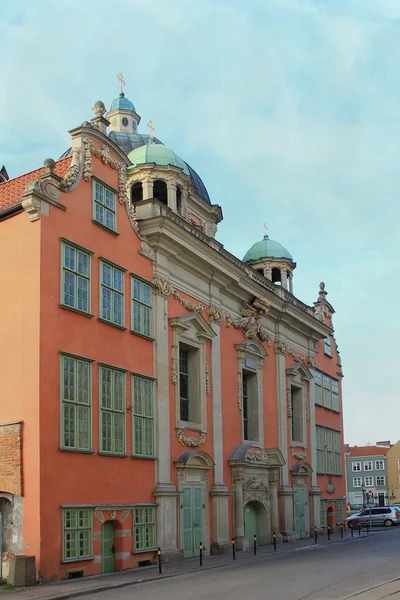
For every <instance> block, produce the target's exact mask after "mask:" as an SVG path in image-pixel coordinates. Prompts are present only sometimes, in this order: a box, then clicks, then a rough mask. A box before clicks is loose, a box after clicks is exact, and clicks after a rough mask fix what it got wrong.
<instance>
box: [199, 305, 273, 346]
mask: <svg viewBox="0 0 400 600" xmlns="http://www.w3.org/2000/svg"><path fill="white" fill-rule="evenodd" d="M270 306H271V303H270V301H269V300H267V299H266V298H255V300H254V301H253V304H252V305H250V304H248V303H247V302H246V303H245V304H244V305H243V308H242V318H241V319H237V318H235V317H234V316H233V315H231V314H230V313H228V312H226V311H224V310H223V309H222V308H219V307H216V306H212V305H211V306H209V307H208V309H207V314H208V315H209V316H210V317H211V319H213V320H214V321H216V322H217V323H221V322H222V321H223V320H225V323H226V326H227V327H231V326H232V327H234V328H235V329H243V336H244V337H245V338H247V339H250V340H254V339H255V338H256V337H257V335H258V337H259V338H260V339H261V341H263V342H267V343H268V346H269V345H270V336H269V334H268V332H267V331H266V329H264V327H262V326H261V317H262V316H264V315H266V314H267V313H268V311H269V309H270Z"/></svg>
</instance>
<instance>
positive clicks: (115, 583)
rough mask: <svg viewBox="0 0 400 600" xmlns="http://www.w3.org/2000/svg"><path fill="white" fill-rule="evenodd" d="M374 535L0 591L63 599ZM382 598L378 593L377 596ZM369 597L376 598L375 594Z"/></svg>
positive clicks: (24, 599) (32, 599) (28, 598)
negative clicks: (159, 570)
mask: <svg viewBox="0 0 400 600" xmlns="http://www.w3.org/2000/svg"><path fill="white" fill-rule="evenodd" d="M371 535H374V533H370V534H369V535H368V534H367V533H366V532H365V531H363V532H362V533H361V536H359V535H358V533H355V534H354V539H353V540H352V539H351V533H350V531H346V532H344V537H343V539H341V536H340V532H339V533H335V534H332V535H331V539H330V541H328V538H327V535H319V536H318V544H315V543H314V539H313V538H306V539H302V540H297V541H296V542H294V543H290V544H289V543H288V544H278V545H277V549H276V552H275V551H274V547H273V545H269V546H261V547H259V548H257V554H256V556H254V552H253V549H251V550H249V551H247V552H237V553H236V560H233V558H232V554H231V553H229V554H222V555H219V556H205V557H204V558H203V566H202V567H200V561H199V558H198V557H197V558H190V559H186V560H183V561H181V562H180V563H175V564H170V565H162V574H161V575H160V574H159V572H158V566H151V567H144V568H141V569H129V570H126V571H117V572H115V573H110V574H107V575H94V576H91V577H84V578H82V579H75V580H68V581H58V582H55V583H45V584H38V585H37V586H35V587H29V588H15V589H13V590H9V591H7V590H3V591H0V596H1V598H4V600H6V598H8V597H11V596H16V597H17V598H18V600H36V599H39V598H40V599H41V600H64V599H66V598H74V597H76V596H80V595H86V594H94V593H95V592H100V591H106V590H112V589H115V588H119V587H125V586H129V585H134V584H135V583H143V582H145V581H153V580H157V579H164V578H168V577H176V576H177V575H183V574H185V573H192V572H194V571H205V570H208V569H215V568H218V567H223V566H224V565H230V566H231V565H233V564H235V565H239V564H241V563H243V562H244V561H250V560H262V559H269V560H271V559H274V558H276V557H278V556H286V555H288V554H292V553H294V552H297V551H302V550H311V549H313V548H315V549H317V548H318V547H322V546H326V545H327V544H333V543H342V544H343V543H350V542H351V543H357V540H361V539H365V538H367V537H370V536H371ZM378 598H380V597H379V596H377V599H378ZM368 600H375V598H374V597H371V599H370V598H368Z"/></svg>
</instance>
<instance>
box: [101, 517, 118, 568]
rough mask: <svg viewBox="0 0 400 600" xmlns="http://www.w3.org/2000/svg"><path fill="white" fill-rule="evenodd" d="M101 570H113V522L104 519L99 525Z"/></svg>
mask: <svg viewBox="0 0 400 600" xmlns="http://www.w3.org/2000/svg"><path fill="white" fill-rule="evenodd" d="M100 539H101V572H102V573H113V572H114V568H115V567H114V554H115V543H114V524H113V522H112V521H105V522H104V523H103V524H102V526H101V534H100Z"/></svg>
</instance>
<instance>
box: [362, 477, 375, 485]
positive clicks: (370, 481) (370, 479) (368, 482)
mask: <svg viewBox="0 0 400 600" xmlns="http://www.w3.org/2000/svg"><path fill="white" fill-rule="evenodd" d="M364 485H366V486H367V487H372V486H373V485H374V478H373V477H364Z"/></svg>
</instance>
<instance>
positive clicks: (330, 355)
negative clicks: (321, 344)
mask: <svg viewBox="0 0 400 600" xmlns="http://www.w3.org/2000/svg"><path fill="white" fill-rule="evenodd" d="M324 356H327V357H328V358H333V356H332V354H328V353H327V352H324Z"/></svg>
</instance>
